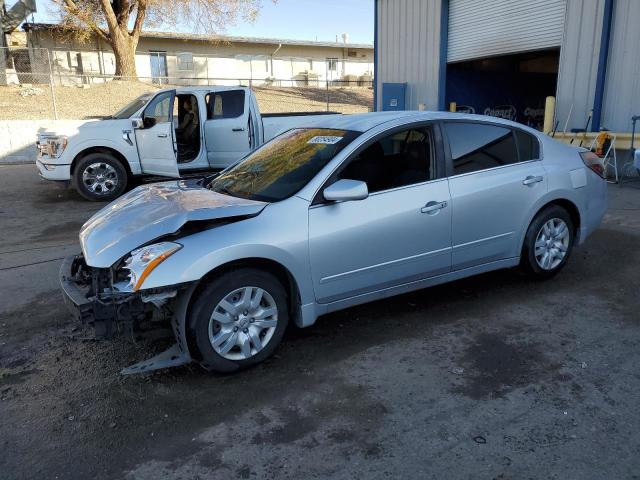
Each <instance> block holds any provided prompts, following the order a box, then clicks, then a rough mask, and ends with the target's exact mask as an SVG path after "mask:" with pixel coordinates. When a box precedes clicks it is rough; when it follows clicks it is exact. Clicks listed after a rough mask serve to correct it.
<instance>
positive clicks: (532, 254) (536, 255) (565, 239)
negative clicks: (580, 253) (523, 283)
mask: <svg viewBox="0 0 640 480" xmlns="http://www.w3.org/2000/svg"><path fill="white" fill-rule="evenodd" d="M574 237H575V235H574V228H573V222H572V221H571V215H569V212H567V211H566V210H565V209H564V208H562V207H560V206H557V205H552V206H550V207H548V208H545V209H544V210H542V211H541V212H540V213H538V215H536V217H535V218H534V219H533V221H532V222H531V225H529V229H528V230H527V234H526V236H525V239H524V245H523V247H522V256H521V258H520V265H521V267H522V268H523V270H524V271H525V273H527V274H528V275H529V276H531V277H534V278H539V279H547V278H550V277H553V276H554V275H555V274H557V273H558V272H559V271H560V270H562V268H563V267H564V266H565V265H566V264H567V260H569V255H570V254H571V250H572V248H573V240H574Z"/></svg>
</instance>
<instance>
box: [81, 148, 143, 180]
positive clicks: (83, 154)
mask: <svg viewBox="0 0 640 480" xmlns="http://www.w3.org/2000/svg"><path fill="white" fill-rule="evenodd" d="M92 153H109V154H111V155H113V156H114V157H115V158H116V159H117V160H118V161H119V162H120V163H121V164H122V166H123V167H124V169H125V170H126V172H127V177H128V180H129V181H130V180H131V178H132V177H133V172H132V171H131V165H129V162H128V161H127V157H125V156H124V155H123V154H122V153H121V152H119V151H118V150H116V149H115V148H112V147H105V146H92V147H88V148H85V149H84V150H81V151H80V152H78V153H77V154H76V156H75V157H74V158H73V161H72V162H71V168H70V171H69V173H70V175H71V177H73V175H74V173H75V168H76V166H77V165H78V162H79V161H80V160H82V159H83V158H84V157H86V156H87V155H90V154H92Z"/></svg>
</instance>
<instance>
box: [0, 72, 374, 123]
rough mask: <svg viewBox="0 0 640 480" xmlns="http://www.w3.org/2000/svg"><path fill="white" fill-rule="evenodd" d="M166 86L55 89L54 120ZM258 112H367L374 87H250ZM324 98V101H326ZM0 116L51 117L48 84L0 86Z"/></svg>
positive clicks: (111, 106) (107, 111) (100, 113)
mask: <svg viewBox="0 0 640 480" xmlns="http://www.w3.org/2000/svg"><path fill="white" fill-rule="evenodd" d="M160 87H162V88H166V87H167V85H161V86H156V85H153V84H150V83H143V82H132V81H112V82H108V83H106V84H96V85H91V86H90V87H87V88H79V87H77V86H65V87H62V86H57V87H54V95H55V101H56V108H57V111H58V118H59V119H88V118H96V117H104V116H108V115H112V114H113V113H115V112H116V111H117V110H119V109H120V108H122V107H124V106H125V105H126V104H128V103H129V102H131V101H132V100H133V99H134V98H136V97H139V96H140V95H142V94H144V93H147V92H152V91H155V90H157V89H158V88H160ZM254 90H255V92H256V97H257V99H258V104H259V106H260V110H261V111H262V112H263V113H283V112H310V111H326V110H330V111H336V112H341V113H359V112H368V111H369V108H370V107H371V106H372V105H373V90H372V89H371V88H366V87H344V88H342V87H333V86H332V87H330V88H329V90H327V89H326V88H316V87H280V88H278V87H255V88H254ZM327 100H328V104H327ZM0 112H1V113H0V118H1V119H2V120H42V119H53V118H54V114H53V103H52V93H51V88H50V87H49V85H48V84H47V85H32V86H30V87H24V86H15V85H13V86H0Z"/></svg>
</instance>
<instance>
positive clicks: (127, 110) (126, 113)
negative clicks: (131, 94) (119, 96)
mask: <svg viewBox="0 0 640 480" xmlns="http://www.w3.org/2000/svg"><path fill="white" fill-rule="evenodd" d="M150 98H151V94H149V93H147V94H145V95H140V96H139V97H138V98H136V99H135V100H134V101H132V102H131V103H129V104H128V105H127V106H126V107H124V108H121V109H120V110H118V111H117V112H116V113H114V114H113V115H111V118H116V119H118V120H122V119H123V118H130V117H131V115H133V114H134V113H136V112H137V111H138V110H140V109H141V108H142V107H144V106H145V105H146V104H147V102H148V101H149V99H150Z"/></svg>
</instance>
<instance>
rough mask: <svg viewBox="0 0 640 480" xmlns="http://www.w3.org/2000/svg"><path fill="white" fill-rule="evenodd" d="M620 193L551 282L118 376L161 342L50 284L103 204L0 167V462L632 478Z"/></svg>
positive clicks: (140, 475) (636, 200) (439, 299)
mask: <svg viewBox="0 0 640 480" xmlns="http://www.w3.org/2000/svg"><path fill="white" fill-rule="evenodd" d="M610 195H611V202H610V207H611V208H610V211H609V213H608V214H607V216H606V217H605V220H604V222H603V225H602V227H601V228H600V229H599V230H598V231H596V232H595V233H594V235H593V236H592V237H591V238H589V240H588V241H587V243H586V244H585V245H584V246H582V247H581V248H579V249H578V250H576V251H575V252H574V255H573V256H572V258H571V260H570V262H569V264H568V266H567V268H566V269H565V270H564V271H563V272H562V273H561V274H560V275H559V276H557V277H556V278H555V279H553V280H550V281H547V282H532V281H529V280H527V279H526V278H524V277H522V276H521V275H519V274H518V273H517V272H515V271H501V272H494V273H490V274H486V275H482V276H479V277H475V278H470V279H466V280H463V281H459V282H455V283H452V284H448V285H443V286H439V287H435V288H430V289H426V290H422V291H418V292H413V293H410V294H407V295H402V296H399V297H395V298H391V299H387V300H384V301H379V302H375V303H372V304H368V305H364V306H360V307H356V308H351V309H349V310H346V311H343V312H339V313H335V314H331V315H327V316H325V317H322V318H320V319H319V320H318V322H317V324H316V325H314V326H312V327H310V328H307V329H303V330H298V329H295V328H292V329H291V330H290V331H289V332H288V334H287V336H286V337H285V340H284V342H283V345H282V346H281V348H279V350H278V351H277V355H276V356H275V357H273V358H272V359H270V360H269V361H268V362H266V363H264V364H262V365H260V366H258V367H256V368H253V369H251V370H248V371H245V372H241V373H239V374H236V375H229V376H220V375H208V374H206V373H205V372H203V371H202V370H201V369H199V368H198V367H195V366H191V367H184V368H179V369H173V370H169V371H164V372H157V373H153V374H147V375H141V376H131V377H121V376H119V374H118V371H119V370H120V368H122V367H123V366H125V365H127V364H129V363H130V362H133V361H136V360H140V359H143V358H146V357H148V356H149V355H151V354H152V353H153V352H154V351H157V350H159V349H160V348H162V347H163V346H164V345H165V344H166V341H165V340H163V339H157V340H146V341H143V342H133V341H130V340H126V339H122V340H120V341H117V342H94V341H92V340H90V339H89V332H86V331H84V330H82V329H79V328H78V326H77V325H76V324H75V323H74V322H73V321H72V320H71V319H70V318H69V315H68V314H67V312H66V311H65V308H64V306H63V305H62V303H61V300H60V293H59V290H58V286H57V269H58V268H59V265H60V260H59V258H60V257H63V256H64V255H68V254H70V253H73V252H75V251H77V250H78V245H77V232H78V229H79V227H80V225H81V224H82V223H83V222H84V221H85V220H86V219H87V218H88V217H89V216H90V215H91V214H92V212H94V211H95V210H96V209H97V208H99V207H100V205H98V204H93V203H88V202H83V201H81V200H80V199H79V197H78V196H77V195H75V194H74V193H73V192H71V191H69V190H64V189H61V188H59V187H57V186H56V185H54V184H52V183H48V182H45V181H42V180H40V179H39V178H38V177H37V175H36V172H35V167H34V166H33V165H27V166H25V165H23V166H0V226H1V228H0V285H1V286H2V288H0V312H1V314H0V419H2V420H1V421H0V442H1V443H0V477H1V478H2V479H3V480H4V479H7V480H8V479H22V478H25V479H32V478H59V479H65V478H78V479H86V478H93V479H96V480H97V479H107V478H129V479H158V478H169V479H202V478H216V479H217V478H222V479H226V478H292V479H299V478H305V479H306V478H335V479H345V478H349V479H382V478H434V479H442V478H456V479H458V478H460V479H467V478H468V479H478V478H481V479H525V478H527V479H538V478H540V479H562V480H566V479H580V480H585V479H603V478H612V479H634V478H635V479H637V478H638V471H639V469H640V455H639V452H640V434H639V433H638V431H639V427H640V412H639V410H638V391H640V374H639V373H638V368H637V366H638V364H639V362H640V321H639V319H640V317H639V315H638V312H639V308H640V295H638V291H639V290H640V274H639V273H638V268H639V266H640V251H639V249H638V242H639V240H640V190H638V189H635V188H632V187H623V188H621V187H618V186H611V187H610Z"/></svg>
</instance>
